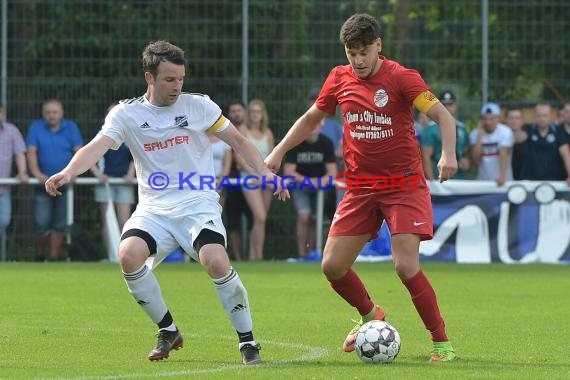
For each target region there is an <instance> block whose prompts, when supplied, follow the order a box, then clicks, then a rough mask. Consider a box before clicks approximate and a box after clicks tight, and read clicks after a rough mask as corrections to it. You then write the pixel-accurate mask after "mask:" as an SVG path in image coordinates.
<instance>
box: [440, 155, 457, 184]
mask: <svg viewBox="0 0 570 380" xmlns="http://www.w3.org/2000/svg"><path fill="white" fill-rule="evenodd" d="M437 169H438V170H439V182H445V181H447V180H448V179H450V178H453V176H454V175H455V173H457V158H456V157H455V153H453V154H449V153H447V152H442V153H441V158H440V159H439V162H438V163H437Z"/></svg>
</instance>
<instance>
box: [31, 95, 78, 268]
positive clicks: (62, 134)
mask: <svg viewBox="0 0 570 380" xmlns="http://www.w3.org/2000/svg"><path fill="white" fill-rule="evenodd" d="M42 117H43V118H42V119H37V120H34V121H33V122H32V124H31V125H30V128H29V130H28V135H27V137H26V145H27V147H28V148H27V153H28V164H29V167H30V171H31V173H32V174H33V176H34V177H36V178H37V179H38V180H39V181H40V183H41V184H42V186H37V187H36V191H35V194H34V220H35V224H36V231H35V232H36V235H37V239H36V258H35V260H36V261H44V260H45V258H46V256H45V252H46V248H48V246H49V260H52V261H56V260H59V254H60V251H61V246H62V244H63V233H64V230H65V227H66V224H67V223H66V216H67V194H66V192H65V191H64V192H63V196H61V197H50V196H49V195H48V194H47V193H46V192H45V191H44V187H43V184H44V183H45V181H47V179H48V178H49V177H50V176H51V175H53V174H55V173H58V172H60V171H61V170H62V169H63V168H64V167H65V166H67V164H68V163H69V161H71V158H72V157H73V154H74V153H75V152H76V151H77V150H79V148H81V146H82V145H83V139H82V138H81V134H80V133H79V128H78V127H77V124H75V123H74V122H73V121H71V120H67V119H64V118H63V105H62V104H61V102H60V101H59V100H56V99H50V100H47V101H46V102H44V104H43V106H42Z"/></svg>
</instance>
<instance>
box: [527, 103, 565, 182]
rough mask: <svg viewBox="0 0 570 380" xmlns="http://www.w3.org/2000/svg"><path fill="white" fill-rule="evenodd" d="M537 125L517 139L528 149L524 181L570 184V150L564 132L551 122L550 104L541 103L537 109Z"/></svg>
mask: <svg viewBox="0 0 570 380" xmlns="http://www.w3.org/2000/svg"><path fill="white" fill-rule="evenodd" d="M534 121H535V122H534V123H532V124H527V125H525V126H524V127H523V131H522V132H521V133H519V134H518V135H517V141H518V142H520V143H524V149H525V152H524V160H523V164H522V169H521V178H522V179H528V180H534V181H536V180H546V181H555V180H566V181H567V182H568V184H570V148H568V142H567V140H566V136H565V135H564V132H563V131H562V129H561V128H558V126H557V125H556V124H555V123H553V122H552V108H551V107H550V104H548V103H538V104H537V105H536V106H535V107H534ZM563 169H565V170H563ZM562 173H563V174H562Z"/></svg>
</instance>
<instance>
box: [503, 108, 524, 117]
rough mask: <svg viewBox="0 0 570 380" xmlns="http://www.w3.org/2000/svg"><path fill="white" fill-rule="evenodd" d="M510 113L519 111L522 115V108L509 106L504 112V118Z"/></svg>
mask: <svg viewBox="0 0 570 380" xmlns="http://www.w3.org/2000/svg"><path fill="white" fill-rule="evenodd" d="M512 111H519V112H520V113H521V114H523V109H522V107H519V106H511V107H509V108H507V110H506V111H505V116H507V115H508V114H509V113H510V112H512Z"/></svg>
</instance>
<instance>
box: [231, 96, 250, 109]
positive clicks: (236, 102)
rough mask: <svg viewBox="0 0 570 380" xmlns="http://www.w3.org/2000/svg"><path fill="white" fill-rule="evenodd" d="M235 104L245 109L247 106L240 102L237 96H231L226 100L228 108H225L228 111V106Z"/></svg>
mask: <svg viewBox="0 0 570 380" xmlns="http://www.w3.org/2000/svg"><path fill="white" fill-rule="evenodd" d="M236 104H237V105H240V106H241V107H242V108H243V109H246V108H247V107H246V106H245V103H244V102H242V101H241V100H240V99H238V98H231V99H230V100H229V101H228V108H227V110H228V111H229V110H230V107H231V106H234V105H236Z"/></svg>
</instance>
